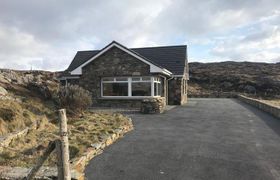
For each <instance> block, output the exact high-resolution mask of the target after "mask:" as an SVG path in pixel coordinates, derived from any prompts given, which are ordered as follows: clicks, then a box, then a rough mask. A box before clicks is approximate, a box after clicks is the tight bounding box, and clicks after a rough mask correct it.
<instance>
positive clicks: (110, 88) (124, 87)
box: [103, 83, 128, 96]
mask: <svg viewBox="0 0 280 180" xmlns="http://www.w3.org/2000/svg"><path fill="white" fill-rule="evenodd" d="M103 96H128V83H103Z"/></svg>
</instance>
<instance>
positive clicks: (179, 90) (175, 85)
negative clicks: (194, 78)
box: [168, 77, 188, 105]
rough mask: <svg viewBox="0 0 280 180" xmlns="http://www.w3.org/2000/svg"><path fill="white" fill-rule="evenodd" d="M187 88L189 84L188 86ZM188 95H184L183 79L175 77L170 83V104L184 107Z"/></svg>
mask: <svg viewBox="0 0 280 180" xmlns="http://www.w3.org/2000/svg"><path fill="white" fill-rule="evenodd" d="M186 86H187V84H186ZM187 98H188V96H187V94H184V87H183V78H181V77H175V78H174V79H171V80H169V82H168V104H170V105H182V104H185V103H187Z"/></svg>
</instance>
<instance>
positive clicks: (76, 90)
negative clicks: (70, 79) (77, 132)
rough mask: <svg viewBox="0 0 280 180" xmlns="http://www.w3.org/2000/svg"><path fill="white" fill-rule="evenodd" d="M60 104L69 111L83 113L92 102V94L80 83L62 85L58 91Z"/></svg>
mask: <svg viewBox="0 0 280 180" xmlns="http://www.w3.org/2000/svg"><path fill="white" fill-rule="evenodd" d="M58 104H59V106H60V108H66V109H67V110H68V112H69V113H72V114H77V113H81V112H82V111H84V110H86V109H87V108H88V107H89V106H90V105H91V104H92V100H91V94H90V92H89V91H87V90H85V89H83V88H81V87H80V86H78V85H69V86H62V87H61V88H60V89H59V92H58Z"/></svg>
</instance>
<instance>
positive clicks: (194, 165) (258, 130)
mask: <svg viewBox="0 0 280 180" xmlns="http://www.w3.org/2000/svg"><path fill="white" fill-rule="evenodd" d="M131 117H132V120H133V124H134V128H135V130H133V131H131V132H129V133H127V134H126V135H125V136H124V137H123V138H121V139H119V140H118V141H117V142H116V143H114V144H112V145H111V146H109V147H107V148H106V149H105V150H104V152H103V153H102V154H101V155H99V156H97V157H95V158H94V159H92V160H91V161H90V163H89V165H88V166H87V167H86V171H85V172H86V178H87V179H92V180H212V179H213V180H214V179H215V180H261V179H262V180H270V179H272V180H279V179H280V119H276V118H274V117H272V116H270V115H269V114H267V113H264V112H262V111H260V110H258V109H256V108H254V107H252V106H250V105H247V104H245V103H243V102H240V101H239V100H237V99H215V98H213V99H210V98H207V99H203V98H194V99H189V102H188V104H187V105H186V106H178V107H176V108H173V109H171V110H169V111H167V112H165V113H163V114H157V115H142V114H133V115H131Z"/></svg>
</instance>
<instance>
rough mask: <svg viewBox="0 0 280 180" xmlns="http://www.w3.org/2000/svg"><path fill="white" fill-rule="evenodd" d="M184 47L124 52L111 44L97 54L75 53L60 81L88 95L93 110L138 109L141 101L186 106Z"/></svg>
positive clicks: (186, 74)
mask: <svg viewBox="0 0 280 180" xmlns="http://www.w3.org/2000/svg"><path fill="white" fill-rule="evenodd" d="M187 80H188V59H187V46H186V45H181V46H161V47H144V48H127V47H125V46H123V45H121V44H119V43H118V42H115V41H113V42H111V43H110V44H108V45H107V46H106V47H104V48H103V49H101V50H92V51H78V52H77V54H76V55H75V57H74V59H73V61H72V62H71V64H70V65H69V67H68V68H67V69H66V70H65V71H64V73H63V74H62V76H61V77H60V82H61V84H63V85H67V84H78V85H79V86H81V87H83V88H84V89H87V90H89V91H90V92H91V93H92V99H93V106H110V107H112V106H115V107H116V106H117V107H119V106H122V107H123V106H126V107H139V106H140V102H141V101H142V100H143V99H145V98H151V97H162V98H163V99H165V101H166V104H170V105H181V104H185V103H186V102H187Z"/></svg>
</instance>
